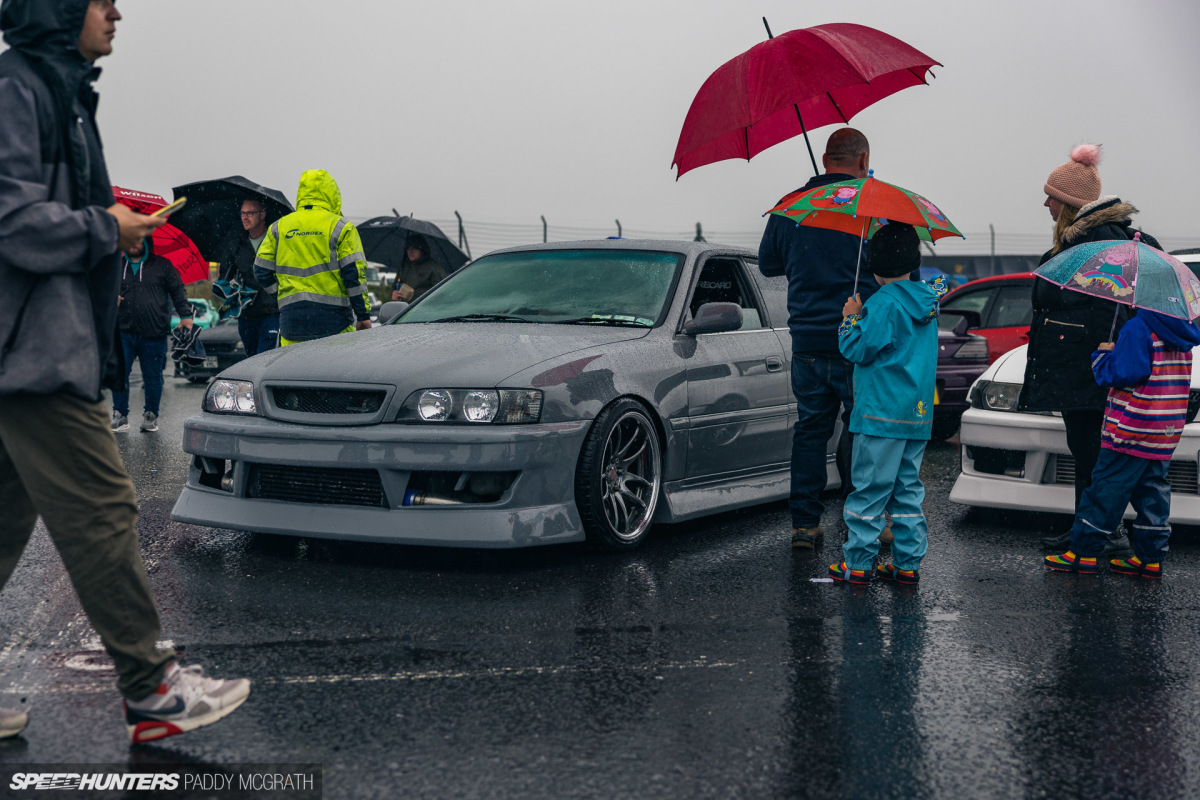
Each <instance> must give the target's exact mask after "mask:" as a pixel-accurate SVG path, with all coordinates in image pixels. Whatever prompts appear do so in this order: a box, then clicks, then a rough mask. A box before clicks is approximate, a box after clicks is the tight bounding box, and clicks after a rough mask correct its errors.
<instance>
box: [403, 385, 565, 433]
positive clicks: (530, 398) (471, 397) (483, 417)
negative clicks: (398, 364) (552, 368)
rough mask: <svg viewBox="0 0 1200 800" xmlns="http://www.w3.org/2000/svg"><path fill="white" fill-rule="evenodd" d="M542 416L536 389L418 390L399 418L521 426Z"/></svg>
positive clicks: (405, 403)
mask: <svg viewBox="0 0 1200 800" xmlns="http://www.w3.org/2000/svg"><path fill="white" fill-rule="evenodd" d="M541 415H542V393H541V392H540V391H538V390H537V389H419V390H417V391H415V392H413V393H412V394H411V395H409V397H408V399H407V400H405V401H404V405H403V406H402V407H401V408H400V413H399V414H398V415H397V417H396V421H397V422H448V423H457V424H472V423H475V424H480V423H489V422H491V423H495V424H497V425H521V424H527V423H532V422H537V421H538V419H540V418H541Z"/></svg>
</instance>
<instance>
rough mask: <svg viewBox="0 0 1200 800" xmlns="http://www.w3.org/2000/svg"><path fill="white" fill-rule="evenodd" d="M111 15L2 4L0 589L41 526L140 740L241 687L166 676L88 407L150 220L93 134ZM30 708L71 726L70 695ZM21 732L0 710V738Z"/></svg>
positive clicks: (79, 4) (93, 403)
mask: <svg viewBox="0 0 1200 800" xmlns="http://www.w3.org/2000/svg"><path fill="white" fill-rule="evenodd" d="M120 19H121V13H120V12H119V11H117V9H116V6H114V4H113V2H112V0H92V2H88V0H57V1H56V2H47V1H46V0H3V3H2V4H0V28H2V29H3V31H4V41H5V42H6V43H7V44H8V46H9V49H8V50H6V51H4V52H3V53H0V108H3V109H4V113H3V114H2V115H0V285H2V286H3V287H4V289H3V291H0V339H2V340H3V341H4V342H6V347H5V356H4V370H3V372H2V373H0V508H3V509H4V513H3V515H0V588H3V586H4V584H5V583H7V582H8V579H9V577H10V576H11V575H12V573H13V570H14V569H15V568H16V566H17V562H19V561H20V560H21V554H22V552H23V551H24V550H25V546H26V544H28V542H29V537H30V535H31V534H32V533H33V529H34V525H35V524H36V523H37V520H38V517H39V516H40V517H41V518H42V520H43V521H44V522H45V525H46V530H47V531H49V534H50V539H51V540H52V541H53V542H54V546H55V548H56V549H57V550H58V552H59V555H60V556H61V557H62V561H63V566H64V567H66V570H67V572H68V574H70V576H71V584H72V586H74V587H75V592H76V594H78V595H79V601H80V604H81V605H82V606H83V610H84V612H85V613H86V614H87V618H88V621H89V622H90V623H91V624H92V627H94V628H95V630H96V633H97V635H99V637H100V640H101V641H102V642H103V643H104V649H105V651H106V652H107V653H108V655H109V656H110V657H111V658H112V661H113V667H114V668H115V670H116V675H117V681H116V682H117V688H118V690H119V691H120V693H121V695H122V696H123V697H124V698H125V723H126V729H127V731H128V733H129V737H130V739H132V740H133V741H134V742H140V741H150V740H153V739H160V738H162V737H164V736H171V735H173V734H177V733H183V732H185V731H189V730H192V729H194V728H197V727H199V726H201V725H208V724H210V723H213V722H216V721H217V720H219V719H221V718H222V717H224V716H225V715H226V714H229V713H230V712H232V711H233V710H234V709H236V708H237V707H238V706H239V705H241V703H242V702H243V701H244V700H245V699H246V697H247V696H248V695H249V694H250V682H249V681H247V680H244V679H239V680H214V679H211V678H208V677H206V676H205V675H203V671H202V670H201V668H200V667H198V666H191V667H188V668H186V669H185V668H180V667H179V665H178V664H177V663H176V659H175V653H174V652H172V651H171V650H169V649H162V648H160V647H159V646H158V644H157V643H158V641H159V639H160V637H161V635H162V625H161V621H160V618H159V615H158V609H157V608H156V607H155V604H154V597H153V595H152V594H151V591H150V581H149V579H148V578H147V576H146V567H145V564H144V563H143V562H142V556H141V553H140V551H139V549H138V536H137V516H138V515H137V499H136V497H135V495H134V490H133V481H131V480H130V479H129V474H128V472H126V470H125V467H124V465H123V464H122V463H121V453H120V451H119V450H118V449H117V442H116V438H115V437H114V436H113V434H112V430H111V429H110V427H109V421H108V419H107V418H108V411H107V409H106V408H105V405H104V404H103V403H102V402H101V396H102V395H101V393H102V390H103V389H104V388H105V387H110V388H111V387H113V386H118V385H119V384H118V381H119V380H120V375H121V373H120V371H119V369H118V366H117V363H118V362H117V359H116V358H114V356H116V353H117V350H116V347H115V346H114V345H115V344H116V341H117V313H118V306H117V290H118V288H119V285H120V279H121V266H122V265H121V261H120V258H119V255H118V254H119V252H120V250H121V249H122V248H130V247H133V246H134V245H135V244H136V243H137V242H139V241H141V240H142V239H144V238H146V237H147V236H149V235H150V234H151V232H152V231H153V230H154V229H155V228H157V227H158V226H159V225H161V224H163V220H161V219H155V218H152V217H148V216H145V215H143V214H138V213H137V212H135V211H133V210H132V209H129V208H126V207H125V206H122V205H119V204H116V203H114V202H113V200H114V198H113V192H112V184H111V181H109V178H108V170H107V168H106V165H105V161H104V150H103V148H102V147H101V144H100V132H99V129H98V128H97V127H96V119H95V110H96V102H97V99H98V98H97V95H96V93H95V91H94V90H93V88H92V82H93V81H95V80H96V78H97V76H98V73H99V71H98V70H96V69H95V67H94V64H95V62H96V61H97V60H98V59H100V58H101V57H103V56H107V55H109V54H111V53H112V51H113V37H114V36H115V35H116V28H117V22H118V21H120ZM118 358H119V357H118ZM30 668H31V669H36V667H34V666H33V665H30ZM45 702H47V703H50V704H53V705H56V706H58V707H59V709H60V710H59V714H60V715H61V718H62V719H63V720H64V721H66V723H67V724H75V725H78V724H80V721H81V719H82V717H81V715H80V714H79V713H77V712H78V709H77V708H76V706H77V705H78V702H73V701H72V698H71V696H70V695H62V696H61V699H59V700H56V699H53V698H49V697H48V698H46V700H45ZM27 722H28V715H27V714H26V713H24V712H20V711H15V710H12V709H0V738H5V737H10V736H16V735H18V734H19V733H20V732H21V731H22V730H23V729H24V728H25V725H26V724H27ZM97 734H100V732H99V731H97Z"/></svg>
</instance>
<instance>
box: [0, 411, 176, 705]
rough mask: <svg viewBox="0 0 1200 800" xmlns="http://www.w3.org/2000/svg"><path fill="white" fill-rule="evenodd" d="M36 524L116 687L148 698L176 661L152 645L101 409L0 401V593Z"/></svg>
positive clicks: (128, 487) (120, 467) (123, 489)
mask: <svg viewBox="0 0 1200 800" xmlns="http://www.w3.org/2000/svg"><path fill="white" fill-rule="evenodd" d="M38 516H41V518H42V519H43V520H44V521H45V523H46V528H47V530H49V532H50V539H51V540H52V541H53V542H54V546H55V547H56V548H57V549H58V553H59V555H60V556H61V557H62V560H63V565H64V566H65V567H66V569H67V574H68V575H69V576H70V578H71V583H72V585H74V587H75V592H76V594H78V595H79V600H80V603H81V604H82V605H83V610H84V612H85V613H86V614H87V616H88V620H89V621H90V622H91V623H92V627H94V628H95V629H96V632H97V633H98V634H99V635H100V640H101V641H102V642H103V643H104V649H105V650H107V651H108V654H109V656H111V657H112V660H113V663H114V665H115V666H116V670H117V675H118V680H117V688H118V689H119V690H120V692H121V694H122V695H124V696H125V697H127V698H129V699H132V700H140V699H142V698H144V697H146V696H147V695H149V694H150V693H151V692H153V691H154V690H155V688H157V687H158V685H159V683H160V682H161V681H162V676H163V673H164V672H165V671H166V668H167V665H168V664H170V662H171V660H172V659H173V658H174V654H173V653H169V652H166V651H163V650H160V649H159V648H158V647H157V646H156V642H157V641H158V638H159V634H160V631H161V629H160V625H159V619H158V610H157V608H155V605H154V598H153V597H152V596H151V594H150V582H149V580H148V579H147V577H146V568H145V565H144V564H143V563H142V556H141V552H140V551H139V549H138V538H137V501H136V500H135V498H134V494H133V481H131V480H130V478H129V475H128V473H126V471H125V466H124V464H122V462H121V454H120V453H119V452H118V450H117V442H116V439H115V438H114V437H113V433H112V429H111V420H110V419H109V415H108V410H107V407H106V406H105V405H104V404H103V403H92V402H88V401H87V400H82V399H80V398H78V397H75V396H73V395H69V394H66V393H58V394H51V395H7V396H0V589H3V587H4V584H5V583H7V582H8V578H9V576H10V575H12V571H13V569H14V568H15V567H16V565H17V562H18V561H19V560H20V558H21V553H22V552H23V551H24V550H25V545H26V544H27V543H28V541H29V536H30V534H31V533H32V532H33V527H34V524H35V523H36V522H37V518H38Z"/></svg>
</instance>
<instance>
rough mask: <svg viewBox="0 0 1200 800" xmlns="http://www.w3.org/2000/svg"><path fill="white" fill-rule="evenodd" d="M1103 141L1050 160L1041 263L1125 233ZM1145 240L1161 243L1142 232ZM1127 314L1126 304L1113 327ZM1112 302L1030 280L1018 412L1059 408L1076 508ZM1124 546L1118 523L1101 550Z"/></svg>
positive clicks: (1095, 443)
mask: <svg viewBox="0 0 1200 800" xmlns="http://www.w3.org/2000/svg"><path fill="white" fill-rule="evenodd" d="M1099 163H1100V146H1099V145H1094V144H1082V145H1079V146H1077V147H1075V148H1074V149H1072V150H1071V160H1070V161H1068V162H1067V163H1065V164H1062V165H1060V166H1058V167H1055V168H1054V170H1053V171H1052V172H1051V173H1050V177H1048V178H1047V179H1046V183H1045V185H1044V186H1043V190H1044V191H1045V193H1046V201H1045V203H1044V205H1045V206H1046V208H1048V209H1049V210H1050V217H1051V219H1053V220H1054V246H1053V247H1051V248H1050V249H1049V250H1047V251H1046V252H1045V254H1043V255H1042V258H1041V260H1040V261H1039V262H1038V266H1041V265H1043V264H1045V263H1046V262H1047V261H1049V260H1050V259H1051V258H1053V257H1054V256H1056V255H1058V254H1059V253H1061V252H1063V251H1065V250H1068V249H1070V248H1072V247H1075V246H1077V245H1080V244H1084V243H1087V242H1098V241H1104V240H1109V239H1115V240H1130V239H1132V238H1133V235H1134V230H1133V228H1132V227H1131V225H1130V222H1131V221H1132V219H1133V215H1134V214H1136V213H1137V209H1136V208H1134V207H1133V206H1132V205H1130V204H1129V203H1125V202H1122V201H1121V199H1120V198H1118V197H1101V196H1100V171H1099V169H1098V168H1097V167H1098V165H1099ZM1143 238H1144V239H1145V241H1146V242H1147V243H1148V244H1151V245H1152V246H1154V247H1158V243H1157V242H1156V241H1155V240H1154V239H1153V238H1152V237H1149V236H1145V235H1143ZM1128 319H1129V312H1128V311H1127V310H1126V309H1125V307H1124V306H1122V307H1121V309H1120V312H1119V313H1118V315H1117V321H1116V329H1117V330H1120V328H1121V326H1122V325H1123V324H1124V323H1125V321H1126V320H1128ZM1112 328H1113V304H1112V303H1110V302H1107V301H1105V300H1102V299H1100V298H1096V297H1091V296H1089V295H1086V294H1081V293H1079V292H1072V291H1069V290H1066V289H1060V288H1059V287H1057V286H1055V285H1054V284H1053V283H1051V282H1050V281H1047V280H1045V279H1041V278H1039V279H1037V280H1035V281H1034V282H1033V323H1032V324H1031V325H1030V327H1029V355H1028V360H1027V363H1026V367H1025V382H1024V388H1023V389H1022V390H1021V397H1020V401H1019V404H1018V408H1019V409H1020V410H1021V411H1058V412H1061V413H1062V420H1063V426H1064V427H1065V428H1066V429H1067V449H1069V450H1070V451H1071V455H1072V456H1073V457H1074V459H1075V510H1076V512H1078V511H1079V508H1080V502H1081V500H1082V498H1083V493H1084V491H1085V490H1086V489H1087V487H1088V486H1090V485H1091V483H1092V470H1093V469H1094V468H1095V466H1096V460H1097V459H1098V458H1099V457H1100V433H1101V429H1102V427H1103V425H1104V404H1105V401H1106V399H1107V396H1108V393H1107V391H1106V390H1105V389H1104V388H1103V387H1101V386H1097V385H1096V381H1095V380H1094V378H1093V376H1092V353H1093V352H1094V351H1095V350H1096V348H1097V347H1098V346H1099V345H1100V343H1101V342H1104V341H1107V340H1108V339H1109V338H1110V331H1111V330H1112ZM1070 539H1071V533H1070V531H1068V532H1066V533H1063V534H1058V535H1053V536H1047V537H1046V538H1044V539H1042V545H1043V546H1045V547H1046V548H1047V549H1052V550H1060V549H1061V548H1064V547H1066V546H1067V544H1068V543H1069V542H1070ZM1128 550H1129V539H1128V537H1127V536H1126V535H1125V532H1124V530H1123V529H1121V528H1119V527H1118V528H1117V529H1116V530H1115V532H1114V534H1113V539H1112V541H1111V542H1109V544H1108V547H1107V549H1106V551H1105V552H1106V554H1116V553H1121V552H1127V551H1128Z"/></svg>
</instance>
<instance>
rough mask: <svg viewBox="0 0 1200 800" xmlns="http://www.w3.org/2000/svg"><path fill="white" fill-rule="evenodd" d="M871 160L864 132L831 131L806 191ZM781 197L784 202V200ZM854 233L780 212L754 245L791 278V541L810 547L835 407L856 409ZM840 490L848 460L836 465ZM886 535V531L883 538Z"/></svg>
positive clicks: (765, 263) (769, 269) (866, 280)
mask: <svg viewBox="0 0 1200 800" xmlns="http://www.w3.org/2000/svg"><path fill="white" fill-rule="evenodd" d="M870 160H871V150H870V145H869V144H868V142H867V137H866V136H864V135H863V134H862V133H861V132H859V131H857V130H855V129H854V128H842V129H840V130H837V131H834V132H833V134H832V135H830V137H829V141H828V142H827V143H826V145H825V154H824V155H823V156H821V161H822V163H823V164H824V166H825V174H824V175H817V176H815V177H813V178H811V179H810V180H809V181H808V183H806V184H805V185H804V187H803V188H802V189H799V190H797V192H801V191H807V190H809V189H813V188H816V187H818V186H826V185H828V184H831V183H837V182H838V181H845V180H852V179H854V178H866V177H867V170H868V168H869V164H870ZM781 202H782V201H781ZM858 259H859V237H857V236H852V235H850V234H848V233H842V232H840V231H830V230H824V229H821V228H815V227H807V226H801V225H797V224H795V223H793V222H791V221H790V220H788V219H786V218H784V217H780V216H777V215H774V214H772V215H770V216H769V218H768V219H767V227H766V230H765V231H763V237H762V242H761V243H760V244H759V247H758V269H759V271H760V272H762V274H763V275H766V276H767V277H775V276H779V275H786V276H787V279H788V327H789V328H790V329H791V334H792V392H793V394H795V396H796V409H797V412H798V414H799V416H798V418H797V420H796V425H795V429H794V432H793V434H792V486H791V496H790V498H789V500H788V505H789V506H790V508H791V515H792V546H793V547H799V548H805V549H812V548H813V547H814V546H815V545H816V542H817V540H818V539H820V538H821V537H822V536H823V535H824V529H823V528H822V527H821V515H822V514H823V513H824V511H825V506H824V504H823V503H822V502H821V500H820V494H821V491H822V490H824V488H825V483H826V464H825V443H826V442H827V441H829V437H831V436H832V435H833V429H834V425H835V423H836V422H837V417H838V412H839V410H840V408H841V407H842V406H845V409H846V419H849V415H850V412H851V411H852V410H853V408H854V382H853V375H854V365H853V364H851V363H850V362H849V361H847V360H846V359H845V358H844V357H843V356H842V354H841V353H840V352H839V351H838V326H839V325H840V324H841V321H842V306H843V305H845V302H846V298H847V297H849V296H850V295H852V294H854V282H855V274H856V270H857V267H858ZM868 271H869V270H868V269H867V268H866V266H865V265H864V269H863V273H864V274H863V277H862V279H861V280H860V281H859V285H858V294H859V295H860V297H861V299H862V300H863V301H864V302H865V301H866V300H867V299H868V298H870V297H871V295H873V294H874V293H875V292H877V291H878V290H879V284H877V283H876V282H875V280H874V279H873V278H870V277H867V275H866V273H867V272H868ZM839 467H840V468H842V469H841V472H842V482H843V484H844V486H843V488H844V489H846V490H848V489H849V483H850V480H849V478H850V469H849V465H844V466H843V465H841V464H839ZM890 540H891V532H890V530H889V529H886V528H885V529H884V536H883V541H890Z"/></svg>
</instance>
